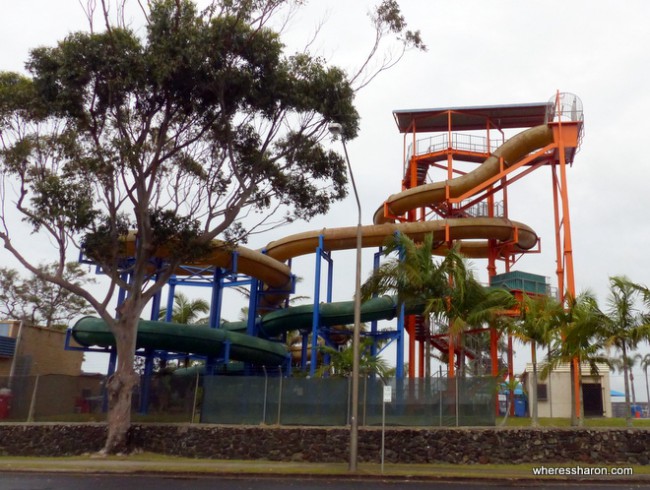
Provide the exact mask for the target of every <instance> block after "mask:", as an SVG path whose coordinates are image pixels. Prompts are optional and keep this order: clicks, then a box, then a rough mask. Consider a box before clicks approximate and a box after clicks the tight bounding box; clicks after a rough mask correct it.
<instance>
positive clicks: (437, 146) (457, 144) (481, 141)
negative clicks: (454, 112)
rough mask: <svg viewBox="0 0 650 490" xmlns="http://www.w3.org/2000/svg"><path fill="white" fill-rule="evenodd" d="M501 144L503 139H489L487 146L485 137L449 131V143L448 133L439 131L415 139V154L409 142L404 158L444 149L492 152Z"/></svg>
mask: <svg viewBox="0 0 650 490" xmlns="http://www.w3.org/2000/svg"><path fill="white" fill-rule="evenodd" d="M502 144H503V139H501V138H498V139H490V145H489V148H488V139H487V137H485V136H478V135H475V134H467V133H451V143H450V138H449V133H440V134H436V135H434V136H430V137H428V138H422V139H419V140H417V141H416V142H415V154H414V153H413V144H409V146H408V149H407V157H406V158H407V160H409V159H410V158H411V157H412V156H421V155H426V154H429V153H436V152H440V151H446V150H458V151H467V152H472V153H482V154H488V153H492V152H493V151H494V150H496V149H497V148H498V147H499V146H501V145H502Z"/></svg>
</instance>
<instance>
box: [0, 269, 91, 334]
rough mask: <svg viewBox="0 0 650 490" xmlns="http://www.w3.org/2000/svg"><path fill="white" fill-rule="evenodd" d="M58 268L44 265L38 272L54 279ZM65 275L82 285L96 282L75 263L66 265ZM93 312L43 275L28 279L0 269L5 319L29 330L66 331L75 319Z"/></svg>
mask: <svg viewBox="0 0 650 490" xmlns="http://www.w3.org/2000/svg"><path fill="white" fill-rule="evenodd" d="M56 267H57V265H56V264H49V265H43V266H40V267H39V270H41V271H42V274H43V275H52V274H54V273H55V269H56ZM63 275H64V277H65V278H66V280H68V281H71V282H74V283H77V284H79V285H87V284H88V283H90V282H93V281H92V279H90V278H88V277H86V275H85V273H84V271H83V269H82V268H81V267H80V265H79V264H78V263H76V262H69V263H67V264H66V265H65V271H64V272H63ZM91 311H92V309H91V308H90V305H89V304H88V302H87V301H86V300H84V299H83V298H80V297H79V296H77V295H75V294H72V293H71V292H70V291H68V290H66V289H64V288H62V287H61V286H59V285H57V284H53V283H51V282H48V281H46V280H44V279H43V278H42V275H36V274H34V275H32V276H31V277H29V278H27V279H25V278H23V277H22V276H21V275H20V274H19V272H18V271H17V270H15V269H11V268H7V267H1V268H0V315H1V316H2V318H5V319H10V320H20V321H22V322H23V324H25V325H30V326H42V327H46V328H66V327H67V326H68V323H69V322H70V321H72V320H73V319H74V318H75V317H78V316H80V315H86V314H88V313H90V312H91Z"/></svg>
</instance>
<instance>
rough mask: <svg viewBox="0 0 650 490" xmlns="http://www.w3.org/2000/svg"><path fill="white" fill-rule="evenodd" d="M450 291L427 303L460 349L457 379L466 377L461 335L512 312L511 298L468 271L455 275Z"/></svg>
mask: <svg viewBox="0 0 650 490" xmlns="http://www.w3.org/2000/svg"><path fill="white" fill-rule="evenodd" d="M455 272H456V273H455V274H454V275H453V280H452V281H451V284H450V286H451V288H450V291H449V293H448V295H447V296H446V297H445V298H431V299H429V307H430V308H431V311H433V312H435V313H436V315H437V316H438V317H439V318H444V319H446V320H447V322H448V324H449V335H450V337H452V336H453V338H454V339H455V342H456V339H457V341H458V343H459V344H460V348H461V353H460V361H459V369H460V373H459V374H460V376H461V377H462V376H464V374H465V359H464V358H465V343H464V340H463V339H464V335H463V334H464V333H465V332H467V331H468V330H470V329H472V328H480V327H482V326H484V325H486V324H490V323H492V322H495V321H496V319H497V318H498V317H499V315H502V314H503V313H504V312H505V311H508V310H510V309H512V308H514V307H515V306H516V305H517V301H516V300H515V298H514V296H513V295H512V294H510V292H508V291H507V290H505V289H502V288H486V287H485V286H483V285H482V284H480V283H479V282H478V281H477V280H476V278H475V277H474V275H473V273H472V271H471V270H469V269H467V268H463V270H458V271H455Z"/></svg>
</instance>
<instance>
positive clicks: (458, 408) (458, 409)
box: [454, 373, 460, 427]
mask: <svg viewBox="0 0 650 490" xmlns="http://www.w3.org/2000/svg"><path fill="white" fill-rule="evenodd" d="M454 379H455V380H456V427H458V414H459V411H460V407H459V406H458V402H459V401H460V396H459V393H458V373H456V376H454Z"/></svg>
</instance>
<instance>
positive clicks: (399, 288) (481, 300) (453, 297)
mask: <svg viewBox="0 0 650 490" xmlns="http://www.w3.org/2000/svg"><path fill="white" fill-rule="evenodd" d="M433 248H434V243H433V236H432V235H431V234H428V235H425V237H424V239H423V241H422V243H420V244H416V243H415V242H414V241H413V240H411V239H410V238H409V237H408V236H406V235H402V234H399V235H396V236H395V237H393V239H392V240H391V241H390V242H389V243H388V244H387V246H386V248H385V251H384V253H385V254H386V255H388V254H391V253H393V252H398V253H399V255H400V257H399V258H394V259H392V260H389V261H387V262H385V263H384V264H382V265H381V266H380V267H379V268H378V269H377V270H375V271H374V272H373V274H372V275H371V276H370V278H369V279H368V280H367V281H366V282H365V283H364V285H363V287H362V289H361V292H362V299H367V298H369V297H370V296H372V295H373V294H389V293H390V294H396V295H397V303H398V305H405V306H406V307H407V308H411V309H416V308H417V307H420V308H421V309H422V312H423V317H424V323H425V325H424V327H425V332H426V333H427V335H430V333H431V319H432V317H434V318H436V319H437V320H439V321H441V320H444V321H445V322H446V324H447V325H448V326H449V338H450V342H449V344H450V354H451V350H452V348H453V344H454V342H456V341H457V339H460V338H462V333H463V332H464V331H466V330H467V329H468V328H469V327H470V326H481V325H483V324H484V323H485V322H489V321H493V320H494V319H495V318H496V317H497V315H498V314H499V313H502V312H503V311H504V310H508V309H510V308H511V307H513V306H514V304H515V300H514V298H513V297H512V295H511V294H510V293H509V292H507V291H506V290H504V289H489V288H485V287H484V286H482V285H481V284H480V283H479V282H478V281H477V280H476V278H475V277H474V275H473V273H472V271H471V270H470V269H469V268H468V267H467V264H466V262H465V259H464V257H463V256H462V255H461V254H460V253H459V252H458V247H453V248H451V249H450V250H449V251H448V252H447V254H446V255H445V257H444V258H443V259H442V261H440V262H439V263H438V262H437V261H435V260H434V259H433V257H432V255H431V251H432V250H433ZM430 345H431V344H430V342H429V341H428V338H427V343H426V348H427V356H426V359H427V361H426V376H427V377H428V376H429V373H428V371H429V363H430V358H431V353H430ZM463 353H464V347H463V346H462V345H461V363H460V367H461V375H462V374H463V372H464V369H463V366H464V359H463V358H464V355H463ZM450 366H453V365H452V364H450ZM450 375H452V376H453V373H450Z"/></svg>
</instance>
